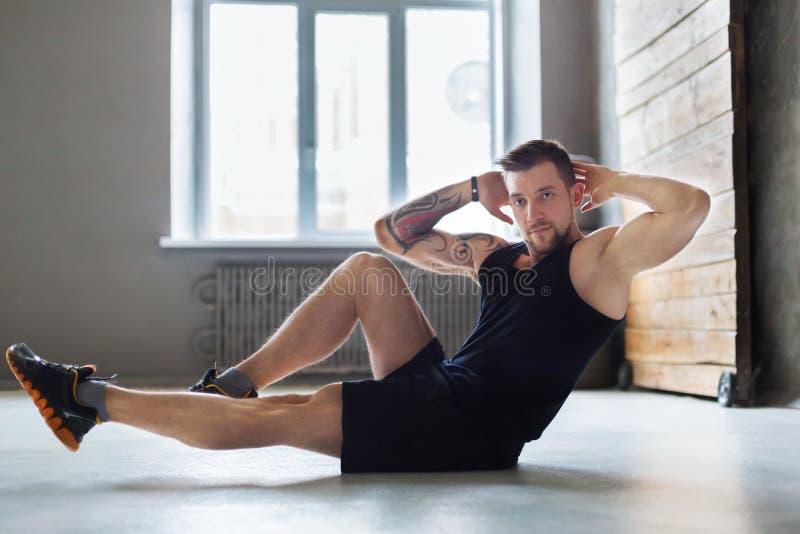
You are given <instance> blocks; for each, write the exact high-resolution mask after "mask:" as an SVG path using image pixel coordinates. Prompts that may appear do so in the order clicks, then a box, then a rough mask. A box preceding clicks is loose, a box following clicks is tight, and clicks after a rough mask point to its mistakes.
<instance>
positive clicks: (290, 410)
mask: <svg viewBox="0 0 800 534" xmlns="http://www.w3.org/2000/svg"><path fill="white" fill-rule="evenodd" d="M276 417H278V421H274V420H273V421H272V422H273V423H274V424H277V425H279V426H280V427H281V432H280V435H281V436H282V439H281V444H283V445H288V446H291V447H296V448H298V449H304V450H307V451H312V452H318V453H320V454H326V455H328V456H333V457H336V458H339V457H340V455H341V451H342V383H341V382H335V383H333V384H327V385H325V386H323V387H321V388H320V389H319V390H317V391H316V392H315V393H314V394H313V395H311V398H310V400H309V401H308V402H305V403H299V404H289V405H286V407H285V408H284V409H281V410H280V413H279V414H276Z"/></svg>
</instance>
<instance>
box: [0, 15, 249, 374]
mask: <svg viewBox="0 0 800 534" xmlns="http://www.w3.org/2000/svg"><path fill="white" fill-rule="evenodd" d="M169 26H170V5H169V2H166V1H160V0H150V1H136V2H130V1H127V0H116V1H102V2H97V1H89V0H71V1H70V2H62V1H60V0H53V1H42V0H36V1H29V0H16V1H3V2H2V3H0V73H2V75H0V117H2V120H0V185H1V186H2V194H1V195H0V228H2V229H3V231H2V232H0V249H1V250H2V251H3V261H2V267H0V295H2V306H0V345H2V346H3V347H5V346H8V345H9V344H11V343H12V342H17V341H26V342H27V343H28V344H29V345H30V346H31V347H32V348H33V349H34V350H35V351H37V352H40V353H41V354H43V355H45V356H46V357H48V356H49V357H52V358H53V359H55V360H58V361H74V362H77V363H87V362H95V363H97V364H98V365H99V372H100V373H103V372H109V373H110V372H119V373H120V375H121V381H120V383H122V384H136V383H143V382H151V383H170V382H176V381H177V382H176V383H181V381H183V382H185V381H186V378H188V377H194V378H195V379H196V378H197V375H198V374H199V372H200V371H201V370H203V369H204V367H205V363H204V362H201V361H198V360H195V359H194V358H193V357H192V356H191V353H190V345H189V344H190V339H191V337H192V334H193V333H194V331H195V330H196V329H199V328H201V327H204V326H207V325H210V324H212V319H213V318H212V317H211V315H210V314H209V313H208V312H207V311H205V310H204V309H203V308H201V307H200V306H197V305H196V304H195V303H194V302H193V301H192V299H191V288H192V283H193V282H194V281H195V280H196V279H197V278H199V277H200V276H201V275H203V274H206V273H210V272H212V271H213V266H214V264H215V262H216V260H217V259H218V258H219V257H221V255H220V254H215V253H210V252H177V251H164V250H161V249H159V247H158V237H159V236H162V235H167V234H168V233H169V220H170V218H169V190H170V188H169V161H170V160H169V76H170V71H169V62H170V54H169V43H170V32H169ZM262 256H264V254H263V253H256V252H253V253H238V254H226V255H225V257H250V258H259V257H262ZM0 378H4V379H10V378H11V373H10V372H8V370H7V369H5V366H3V371H0Z"/></svg>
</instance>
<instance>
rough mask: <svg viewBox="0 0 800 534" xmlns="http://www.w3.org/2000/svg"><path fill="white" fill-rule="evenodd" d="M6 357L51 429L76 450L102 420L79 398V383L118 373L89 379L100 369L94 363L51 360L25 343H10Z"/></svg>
mask: <svg viewBox="0 0 800 534" xmlns="http://www.w3.org/2000/svg"><path fill="white" fill-rule="evenodd" d="M6 360H7V361H8V365H9V367H11V371H13V373H14V376H16V377H17V380H18V381H19V383H20V384H21V385H22V387H23V389H25V391H27V392H28V395H30V397H31V398H32V399H33V402H34V404H36V407H37V408H39V413H40V414H42V417H44V420H45V422H46V423H47V426H48V427H50V430H52V431H53V433H54V434H55V435H56V437H57V438H58V439H59V440H61V443H63V444H64V445H66V447H67V448H68V449H69V450H71V451H73V452H74V451H77V450H78V447H80V443H81V441H82V440H83V436H84V435H85V434H86V433H87V432H89V430H91V429H92V428H93V427H94V425H95V424H101V423H102V421H101V420H100V418H99V417H98V415H97V410H95V409H94V408H92V407H91V406H86V405H85V404H82V403H81V402H80V401H79V400H78V399H77V396H76V395H75V388H76V386H77V385H78V384H79V383H81V382H85V381H86V380H113V379H114V378H116V376H117V375H114V376H111V377H108V378H100V377H92V378H91V379H90V378H88V377H89V375H91V374H92V373H94V372H95V371H96V370H97V369H96V367H95V366H94V365H81V366H78V365H63V364H59V363H51V362H48V361H47V360H45V359H43V358H41V357H39V356H37V355H36V354H34V353H33V351H32V350H31V349H30V348H28V346H27V345H25V344H24V343H19V344H17V345H12V346H11V347H9V348H8V350H7V351H6Z"/></svg>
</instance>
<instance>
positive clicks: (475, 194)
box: [472, 176, 478, 202]
mask: <svg viewBox="0 0 800 534" xmlns="http://www.w3.org/2000/svg"><path fill="white" fill-rule="evenodd" d="M472 201H473V202H477V201H478V177H477V176H473V177H472Z"/></svg>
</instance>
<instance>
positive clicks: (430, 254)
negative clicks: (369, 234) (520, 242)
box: [375, 219, 508, 279]
mask: <svg viewBox="0 0 800 534" xmlns="http://www.w3.org/2000/svg"><path fill="white" fill-rule="evenodd" d="M375 237H376V239H377V240H378V244H379V245H380V246H381V248H383V249H384V250H386V251H387V252H391V253H392V254H395V255H397V256H400V257H401V258H403V259H404V260H406V261H407V262H409V263H411V264H413V265H416V266H418V267H423V268H425V269H429V270H431V271H436V272H441V273H445V274H460V275H464V276H469V277H471V278H473V279H477V273H478V269H479V268H480V265H481V263H482V262H483V260H484V259H485V258H486V256H488V255H489V254H491V253H492V252H494V251H495V250H497V249H499V248H502V247H504V246H507V245H508V242H507V241H506V240H505V239H503V238H501V237H498V236H495V235H492V234H484V233H470V234H451V233H449V232H445V231H442V230H436V229H433V230H431V231H429V232H426V233H424V234H422V235H420V236H417V237H414V238H412V239H410V240H407V241H406V240H402V239H399V238H398V237H396V236H393V235H392V234H391V232H389V230H388V229H387V227H386V223H385V220H384V219H381V220H379V221H377V222H376V223H375Z"/></svg>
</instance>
